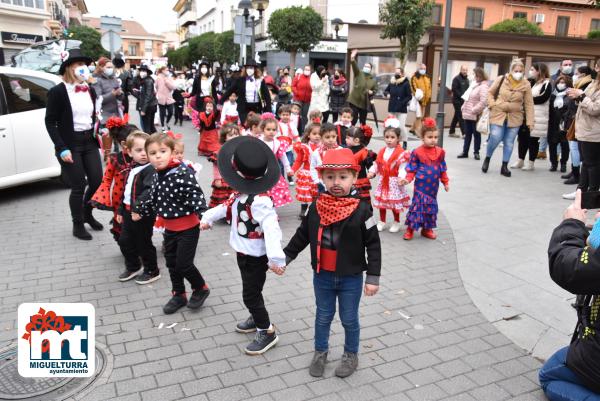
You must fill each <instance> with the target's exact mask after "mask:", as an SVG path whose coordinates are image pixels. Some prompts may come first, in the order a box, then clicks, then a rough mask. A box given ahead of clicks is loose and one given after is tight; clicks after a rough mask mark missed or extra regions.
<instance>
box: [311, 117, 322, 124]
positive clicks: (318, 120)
mask: <svg viewBox="0 0 600 401" xmlns="http://www.w3.org/2000/svg"><path fill="white" fill-rule="evenodd" d="M312 123H313V124H321V119H320V118H319V117H315V118H313V119H312Z"/></svg>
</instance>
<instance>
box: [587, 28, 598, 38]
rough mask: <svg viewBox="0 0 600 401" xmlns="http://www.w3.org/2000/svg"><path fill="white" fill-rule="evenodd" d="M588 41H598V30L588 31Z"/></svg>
mask: <svg viewBox="0 0 600 401" xmlns="http://www.w3.org/2000/svg"><path fill="white" fill-rule="evenodd" d="M587 38H588V39H600V29H595V30H593V31H589V32H588V34H587Z"/></svg>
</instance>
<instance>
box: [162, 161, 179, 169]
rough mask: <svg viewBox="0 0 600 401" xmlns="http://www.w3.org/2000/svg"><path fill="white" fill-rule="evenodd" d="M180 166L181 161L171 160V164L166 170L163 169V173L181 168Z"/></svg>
mask: <svg viewBox="0 0 600 401" xmlns="http://www.w3.org/2000/svg"><path fill="white" fill-rule="evenodd" d="M180 164H181V161H180V160H177V159H171V160H169V163H168V164H167V167H165V168H164V169H162V170H161V171H169V170H171V169H172V168H175V167H179V165H180Z"/></svg>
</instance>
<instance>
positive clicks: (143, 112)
mask: <svg viewBox="0 0 600 401" xmlns="http://www.w3.org/2000/svg"><path fill="white" fill-rule="evenodd" d="M150 75H152V71H151V70H150V69H149V68H148V66H146V65H143V66H141V67H140V90H139V92H137V107H136V108H137V110H138V111H139V112H140V118H141V119H142V127H143V128H144V131H145V132H146V133H147V134H153V133H155V132H156V127H155V126H154V115H155V114H156V106H158V99H157V98H156V91H155V90H154V80H153V79H152V77H150Z"/></svg>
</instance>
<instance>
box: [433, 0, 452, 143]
mask: <svg viewBox="0 0 600 401" xmlns="http://www.w3.org/2000/svg"><path fill="white" fill-rule="evenodd" d="M451 16H452V0H446V18H445V22H444V44H443V47H442V61H441V65H442V74H441V80H440V93H439V96H438V112H437V114H436V123H437V126H438V127H439V128H440V129H441V135H440V146H441V147H444V119H445V115H446V112H445V111H444V109H445V103H446V76H447V75H448V44H449V41H450V20H451Z"/></svg>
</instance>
